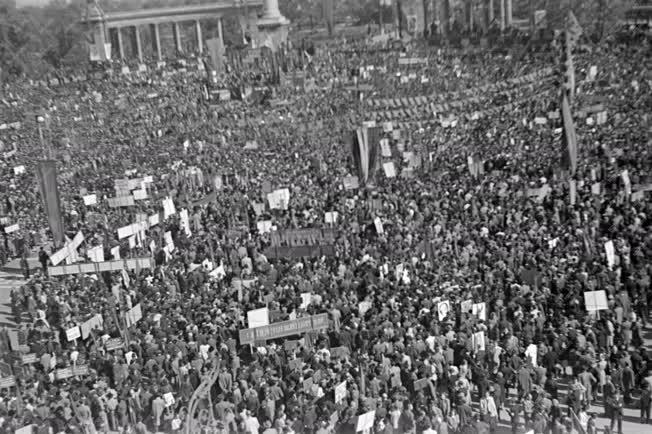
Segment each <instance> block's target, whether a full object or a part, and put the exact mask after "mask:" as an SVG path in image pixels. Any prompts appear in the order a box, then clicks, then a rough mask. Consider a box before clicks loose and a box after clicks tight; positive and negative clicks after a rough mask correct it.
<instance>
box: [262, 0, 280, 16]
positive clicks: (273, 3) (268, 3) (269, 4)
mask: <svg viewBox="0 0 652 434" xmlns="http://www.w3.org/2000/svg"><path fill="white" fill-rule="evenodd" d="M280 16H281V11H280V10H279V8H278V0H263V17H265V18H277V17H280Z"/></svg>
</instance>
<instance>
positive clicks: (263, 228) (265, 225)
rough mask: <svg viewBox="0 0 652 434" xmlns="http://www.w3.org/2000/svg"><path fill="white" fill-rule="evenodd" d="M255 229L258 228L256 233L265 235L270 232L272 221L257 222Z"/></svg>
mask: <svg viewBox="0 0 652 434" xmlns="http://www.w3.org/2000/svg"><path fill="white" fill-rule="evenodd" d="M256 227H257V228H258V232H260V233H261V234H266V233H268V232H271V230H272V221H271V220H263V221H262V222H257V223H256Z"/></svg>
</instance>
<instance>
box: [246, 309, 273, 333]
mask: <svg viewBox="0 0 652 434" xmlns="http://www.w3.org/2000/svg"><path fill="white" fill-rule="evenodd" d="M247 325H248V327H249V328H250V329H253V328H256V327H263V326H266V325H269V309H267V308H266V307H263V308H260V309H255V310H250V311H248V312H247Z"/></svg>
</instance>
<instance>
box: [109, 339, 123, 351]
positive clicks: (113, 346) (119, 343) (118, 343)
mask: <svg viewBox="0 0 652 434" xmlns="http://www.w3.org/2000/svg"><path fill="white" fill-rule="evenodd" d="M124 345H125V343H124V341H123V340H122V338H109V339H107V340H106V342H105V343H104V348H105V349H106V350H107V351H113V350H117V349H120V348H122V347H124Z"/></svg>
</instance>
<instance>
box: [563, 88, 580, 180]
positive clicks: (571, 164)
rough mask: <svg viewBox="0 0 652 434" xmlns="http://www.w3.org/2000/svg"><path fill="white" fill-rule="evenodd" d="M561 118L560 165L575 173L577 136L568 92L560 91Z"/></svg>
mask: <svg viewBox="0 0 652 434" xmlns="http://www.w3.org/2000/svg"><path fill="white" fill-rule="evenodd" d="M561 118H562V121H563V122H562V123H563V134H562V145H563V149H562V167H564V168H567V169H570V172H571V174H575V170H576V169H577V137H576V136H575V123H574V122H573V115H572V113H571V109H570V104H569V103H568V93H567V92H566V91H565V90H562V92H561Z"/></svg>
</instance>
